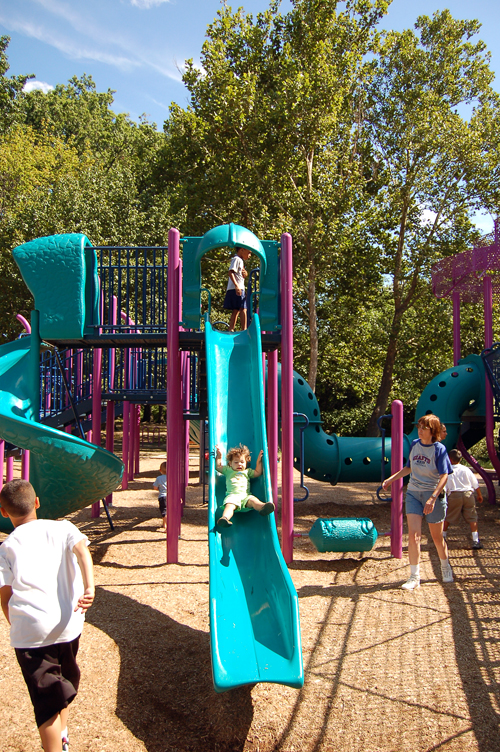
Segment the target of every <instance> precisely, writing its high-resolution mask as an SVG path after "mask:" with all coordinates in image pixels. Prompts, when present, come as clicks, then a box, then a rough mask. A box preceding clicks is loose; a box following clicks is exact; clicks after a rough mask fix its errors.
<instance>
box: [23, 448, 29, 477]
mask: <svg viewBox="0 0 500 752" xmlns="http://www.w3.org/2000/svg"><path fill="white" fill-rule="evenodd" d="M21 478H22V479H23V480H29V479H30V453H29V451H28V450H27V449H25V450H24V451H23V453H22V455H21Z"/></svg>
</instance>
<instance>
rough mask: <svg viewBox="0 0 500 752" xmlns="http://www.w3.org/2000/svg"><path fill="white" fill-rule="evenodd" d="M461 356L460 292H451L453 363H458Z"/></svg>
mask: <svg viewBox="0 0 500 752" xmlns="http://www.w3.org/2000/svg"><path fill="white" fill-rule="evenodd" d="M460 357H461V343H460V293H459V292H458V291H457V290H455V292H454V293H453V365H455V366H456V365H458V361H459V360H460Z"/></svg>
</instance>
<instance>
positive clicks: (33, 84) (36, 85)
mask: <svg viewBox="0 0 500 752" xmlns="http://www.w3.org/2000/svg"><path fill="white" fill-rule="evenodd" d="M53 88H54V87H53V86H52V85H51V84H47V83H45V81H27V82H26V83H25V84H24V88H23V91H26V92H30V91H33V90H34V89H40V91H43V93H44V94H47V92H48V91H52V89H53Z"/></svg>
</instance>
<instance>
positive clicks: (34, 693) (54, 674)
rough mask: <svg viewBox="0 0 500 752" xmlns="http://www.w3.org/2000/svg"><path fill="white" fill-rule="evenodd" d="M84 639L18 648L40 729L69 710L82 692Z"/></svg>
mask: <svg viewBox="0 0 500 752" xmlns="http://www.w3.org/2000/svg"><path fill="white" fill-rule="evenodd" d="M79 644H80V638H79V637H77V638H76V639H75V640H72V641H71V642H58V643H56V644H55V645H45V646H44V647H42V648H14V649H15V651H16V658H17V662H18V663H19V665H20V666H21V671H22V672H23V677H24V681H25V682H26V686H27V687H28V692H29V693H30V697H31V702H32V704H33V708H34V711H35V719H36V725H37V726H38V728H40V726H42V725H43V724H44V723H45V722H46V721H48V720H49V719H50V718H52V716H53V715H56V713H60V712H61V710H63V709H64V708H67V707H68V705H69V704H70V702H72V701H73V700H74V699H75V697H76V693H77V692H78V685H79V684H80V669H79V668H78V665H77V663H76V654H77V653H78V646H79Z"/></svg>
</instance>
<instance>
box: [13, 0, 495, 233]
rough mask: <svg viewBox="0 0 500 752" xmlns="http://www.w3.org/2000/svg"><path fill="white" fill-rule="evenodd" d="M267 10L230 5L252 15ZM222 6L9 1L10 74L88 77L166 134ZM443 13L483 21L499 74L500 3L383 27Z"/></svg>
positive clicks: (260, 0) (437, 0) (467, 5)
mask: <svg viewBox="0 0 500 752" xmlns="http://www.w3.org/2000/svg"><path fill="white" fill-rule="evenodd" d="M268 4H269V3H268V0H240V2H230V1H228V5H232V7H233V8H236V7H238V6H240V5H242V6H243V7H244V8H245V10H246V11H247V12H249V13H253V14H255V13H257V12H259V11H263V10H265V9H266V8H267V7H268ZM220 6H221V3H220V2H219V0H83V1H82V0H3V1H2V3H1V4H0V34H8V35H9V36H10V37H11V43H10V45H9V49H8V56H9V62H10V71H9V74H11V75H13V74H26V73H34V74H35V75H36V81H37V83H36V84H35V85H37V86H39V87H40V88H45V89H47V88H48V87H53V86H55V85H56V84H58V83H66V81H67V80H68V79H69V78H71V77H72V76H74V75H76V76H81V75H82V74H83V73H87V74H90V75H92V77H93V78H94V80H95V82H96V85H97V88H98V90H99V91H105V90H106V89H108V88H110V89H113V90H115V91H116V94H115V102H114V105H113V109H114V110H115V112H128V113H129V114H130V116H131V117H132V118H133V119H134V120H137V119H138V118H139V116H140V115H141V114H143V113H146V114H147V115H148V117H149V119H150V120H154V121H155V122H156V123H157V124H158V125H159V127H161V125H162V123H163V121H164V119H165V118H166V117H167V115H168V108H169V105H170V103H171V102H172V101H175V102H177V103H178V104H180V105H181V106H185V105H186V104H187V102H188V97H187V92H186V90H185V88H184V85H183V84H182V81H181V73H180V69H181V68H182V64H183V62H184V60H185V59H187V58H193V59H194V60H195V61H198V60H199V56H200V50H201V46H202V44H203V40H204V36H205V31H206V28H207V25H208V24H209V23H210V22H211V21H212V20H213V19H214V17H215V16H216V13H217V10H218V9H219V8H220ZM281 7H282V10H283V12H286V11H287V10H289V9H290V7H291V3H290V2H289V0H282V6H281ZM443 8H449V10H450V11H451V13H452V14H453V15H454V16H455V17H457V18H470V17H475V18H478V19H479V21H480V22H481V23H482V24H483V28H482V30H481V35H480V36H481V38H482V39H483V40H484V41H485V42H486V43H487V45H488V47H489V49H490V51H491V53H492V62H491V65H492V68H493V70H494V71H497V70H498V71H499V72H500V42H499V31H500V0H475V2H473V3H471V2H470V0H417V2H414V1H413V0H393V3H392V5H391V6H390V9H389V13H388V15H387V16H386V17H385V19H384V20H383V22H382V26H383V27H384V28H393V29H398V30H400V29H404V28H408V27H411V26H413V24H414V22H415V19H416V17H417V15H418V14H427V15H432V13H433V12H434V11H436V10H438V9H439V10H442V9H443ZM497 81H498V78H497ZM31 85H33V84H31ZM499 86H500V84H499ZM487 226H488V223H487V224H486V225H485V230H486V228H487Z"/></svg>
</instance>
